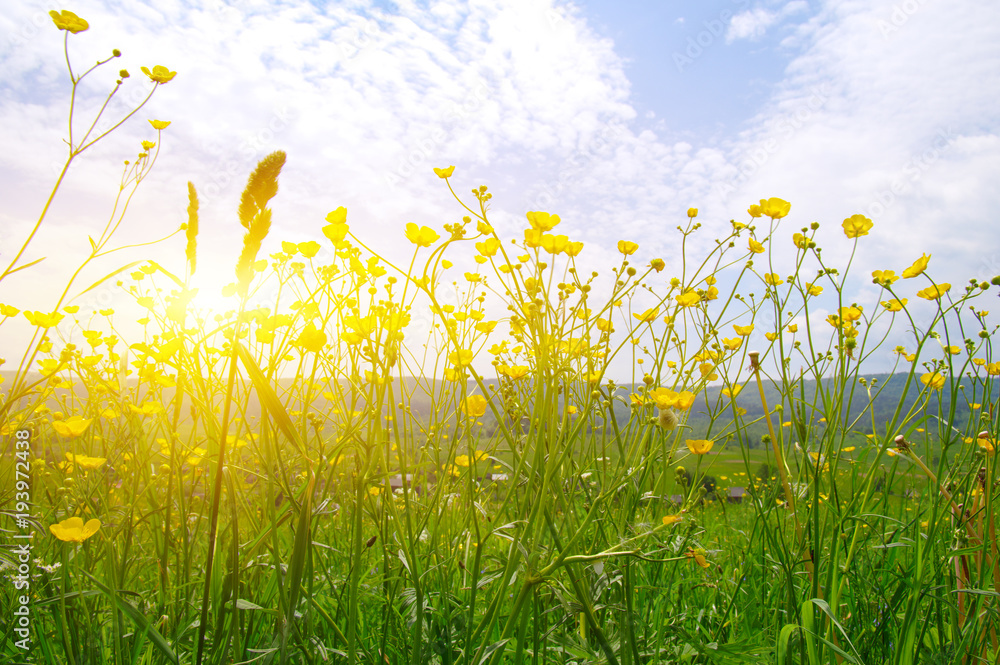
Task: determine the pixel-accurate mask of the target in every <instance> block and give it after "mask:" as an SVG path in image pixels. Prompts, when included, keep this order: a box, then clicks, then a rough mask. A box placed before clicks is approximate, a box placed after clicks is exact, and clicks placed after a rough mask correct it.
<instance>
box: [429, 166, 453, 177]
mask: <svg viewBox="0 0 1000 665" xmlns="http://www.w3.org/2000/svg"><path fill="white" fill-rule="evenodd" d="M454 172H455V167H454V166H449V167H448V168H446V169H439V168H437V167H435V168H434V173H435V175H437V177H439V178H441V179H442V180H443V179H444V178H450V177H451V174H452V173H454Z"/></svg>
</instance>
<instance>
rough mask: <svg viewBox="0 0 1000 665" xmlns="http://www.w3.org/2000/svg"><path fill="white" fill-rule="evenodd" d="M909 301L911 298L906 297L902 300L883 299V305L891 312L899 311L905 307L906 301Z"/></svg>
mask: <svg viewBox="0 0 1000 665" xmlns="http://www.w3.org/2000/svg"><path fill="white" fill-rule="evenodd" d="M908 302H909V300H907V299H906V298H903V299H902V300H897V299H896V298H893V299H892V300H883V301H882V307H885V308H886V309H887V310H889V311H890V312H898V311H900V310H902V309H903V307H905V306H906V303H908Z"/></svg>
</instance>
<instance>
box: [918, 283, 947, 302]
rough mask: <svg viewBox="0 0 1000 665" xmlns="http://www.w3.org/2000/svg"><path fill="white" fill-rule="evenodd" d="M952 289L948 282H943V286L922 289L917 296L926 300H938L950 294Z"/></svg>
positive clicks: (936, 285) (937, 285)
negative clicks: (949, 291)
mask: <svg viewBox="0 0 1000 665" xmlns="http://www.w3.org/2000/svg"><path fill="white" fill-rule="evenodd" d="M950 288H951V284H949V283H948V282H943V283H941V284H935V285H933V286H928V287H927V288H926V289H921V290H919V291H917V295H918V296H920V297H921V298H924V299H926V300H937V299H938V298H940V297H941V296H943V295H944V294H946V293H948V290H949V289H950Z"/></svg>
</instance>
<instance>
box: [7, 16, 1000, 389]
mask: <svg viewBox="0 0 1000 665" xmlns="http://www.w3.org/2000/svg"><path fill="white" fill-rule="evenodd" d="M53 8H57V9H69V10H71V11H73V12H75V13H77V14H78V15H79V16H81V17H83V18H85V19H86V20H87V21H88V22H89V24H90V29H89V30H88V31H86V32H82V33H79V34H77V35H73V36H71V39H70V55H71V60H72V62H73V63H74V66H75V67H76V68H77V71H79V70H80V68H82V67H83V63H90V62H94V61H96V60H97V59H100V58H104V57H106V56H107V55H108V54H109V53H110V51H111V49H113V48H118V49H120V50H121V51H122V53H123V55H122V57H121V58H120V59H119V60H116V61H114V62H112V63H109V64H108V65H106V66H104V67H103V68H100V69H98V70H96V71H95V72H94V73H93V74H91V75H89V76H88V78H87V79H85V81H84V83H83V84H81V90H80V93H79V96H78V100H77V106H76V111H77V122H78V125H77V127H78V129H77V131H79V128H81V127H82V126H83V125H84V124H85V122H89V119H90V118H92V117H93V115H94V112H95V110H96V108H97V107H98V106H99V104H100V103H101V100H102V99H103V95H105V94H106V93H107V91H108V90H109V89H110V88H111V87H112V86H113V84H114V79H115V78H116V77H117V71H118V69H120V68H121V67H124V68H127V69H128V70H129V71H130V72H131V74H132V76H131V78H129V79H128V80H126V82H125V85H123V87H122V92H121V94H119V95H117V96H116V99H115V101H114V102H113V103H112V104H111V105H109V107H108V110H107V111H106V114H107V116H108V117H109V118H118V117H121V115H122V114H123V113H125V112H126V110H127V108H129V106H128V105H129V104H132V105H134V104H135V103H137V102H138V101H139V100H141V99H142V98H143V97H144V95H145V94H146V93H147V92H148V90H149V87H150V84H149V81H148V80H147V79H145V77H144V76H142V74H141V73H140V71H139V68H140V67H141V66H144V65H145V66H148V67H152V66H153V65H164V66H167V67H168V68H169V69H170V70H173V71H176V72H177V76H176V78H175V79H174V80H172V81H171V82H170V83H168V84H166V85H163V86H160V87H159V88H158V89H157V90H156V92H155V94H154V95H153V97H152V99H151V100H150V101H149V102H148V103H147V105H146V106H145V107H144V108H143V109H142V110H141V111H140V112H139V114H137V115H136V116H135V117H134V118H132V119H131V120H130V121H129V122H127V123H126V124H124V125H123V126H122V127H121V128H119V129H118V130H117V131H116V132H115V133H114V134H112V135H111V136H109V138H108V139H106V140H105V141H103V142H101V143H100V144H98V145H96V146H95V147H94V148H93V149H92V150H91V151H88V152H87V153H84V155H82V156H81V157H80V158H79V161H78V162H76V163H74V165H73V167H72V168H71V170H70V172H69V174H68V175H67V177H66V179H65V180H64V182H63V183H62V186H61V189H60V191H59V193H58V195H57V197H56V198H55V200H54V202H53V204H52V207H51V209H50V211H49V214H48V217H47V219H46V222H45V224H44V226H43V227H42V229H41V231H40V232H39V234H38V235H37V236H36V237H35V239H34V240H33V242H32V245H31V246H30V247H29V250H28V252H27V254H26V258H25V260H34V259H36V258H39V257H42V256H45V257H46V259H45V261H43V262H42V263H40V264H39V265H38V266H37V267H35V268H33V269H31V270H26V271H24V272H23V273H20V274H18V275H16V276H15V277H13V278H10V279H8V280H5V281H4V282H3V284H0V302H4V303H8V304H11V305H14V306H17V307H20V308H21V309H33V310H35V309H37V310H44V311H48V310H50V309H51V308H52V306H53V305H54V303H55V302H56V300H57V298H58V295H59V292H60V287H61V286H63V285H64V284H65V283H66V280H67V277H68V276H69V275H71V274H72V272H73V268H74V267H75V265H76V263H75V262H78V261H79V260H80V259H81V258H82V257H83V256H84V255H85V253H86V251H87V250H88V248H89V245H88V240H87V237H88V235H93V234H96V233H99V232H100V229H101V228H103V226H104V224H105V223H106V220H107V219H108V218H109V216H110V215H111V214H112V210H113V206H114V197H115V194H116V193H117V189H118V186H117V183H118V182H119V178H120V174H121V170H122V166H121V165H122V160H123V159H129V158H134V155H135V153H136V152H137V151H138V148H139V142H140V141H141V140H144V139H145V140H154V139H155V132H153V131H152V130H151V128H150V126H149V124H148V123H147V122H146V119H148V118H156V119H162V120H169V121H171V123H172V124H171V125H170V127H168V128H167V129H166V130H165V131H164V132H163V135H162V137H161V139H160V153H159V156H158V160H157V163H156V165H155V168H154V170H153V172H152V173H151V174H150V176H149V177H148V178H147V180H146V181H145V182H143V184H142V185H141V187H140V188H139V190H138V191H137V193H136V194H135V196H134V197H133V198H132V200H131V201H130V202H129V205H128V211H127V214H126V217H125V221H124V222H123V224H122V227H121V231H120V236H119V237H120V239H121V242H122V243H123V244H129V243H142V242H147V241H149V240H152V239H155V238H157V237H160V236H162V235H166V234H168V233H170V232H171V231H172V230H174V229H175V228H177V227H178V225H179V224H180V223H182V222H183V221H185V219H186V213H185V209H186V207H187V185H186V183H187V182H188V181H191V182H193V183H194V184H195V186H196V187H197V188H198V191H199V195H200V199H201V220H202V222H201V235H200V237H199V273H200V279H201V280H202V281H201V284H202V289H203V291H204V292H205V293H217V292H218V290H219V288H220V286H221V285H222V284H225V283H227V282H230V281H232V266H233V265H234V264H235V260H236V257H237V255H238V253H239V249H240V244H241V238H242V228H241V227H240V226H239V224H238V222H237V221H236V216H235V211H236V207H237V205H238V201H239V196H240V193H241V191H242V188H243V186H244V184H245V182H246V178H247V175H248V174H249V173H250V171H251V170H252V169H253V167H254V166H255V165H256V163H257V161H259V160H260V159H261V158H262V157H264V156H265V155H267V154H268V153H270V152H272V151H273V150H276V149H282V150H285V151H286V152H287V154H288V161H287V165H286V167H285V169H284V170H283V171H282V175H281V180H280V193H279V194H278V196H277V197H276V198H275V199H274V201H273V202H272V207H273V209H274V225H273V227H272V231H271V234H270V236H269V238H268V240H267V242H266V243H265V245H264V248H263V250H262V253H261V255H262V256H263V255H265V254H267V253H271V252H275V251H278V249H279V248H280V242H281V241H282V240H289V241H294V242H301V241H305V240H310V239H318V240H322V236H321V233H320V229H321V227H322V226H323V224H324V221H323V219H324V217H325V215H326V214H327V213H328V212H330V211H331V210H333V209H335V208H337V207H339V206H345V207H346V208H347V210H348V222H349V223H350V224H351V225H352V230H353V231H354V232H355V233H357V234H358V235H359V236H360V237H361V238H362V240H365V241H366V242H370V243H371V244H372V245H374V246H375V247H377V248H379V249H380V250H382V251H384V252H385V253H386V254H387V255H388V256H390V257H396V258H400V257H404V256H405V255H406V254H407V253H408V252H409V251H410V249H411V246H410V245H408V243H407V242H406V240H405V239H404V237H403V228H404V226H405V225H406V223H408V222H414V223H417V224H421V225H424V224H426V225H429V226H432V227H435V228H438V229H440V228H441V226H442V225H443V224H444V223H448V222H454V221H458V219H459V218H460V217H461V215H462V210H461V208H460V207H459V206H458V204H457V202H455V201H454V200H453V199H452V198H451V197H450V194H449V193H448V191H447V188H446V186H445V185H444V183H443V181H441V180H440V179H438V178H437V177H436V176H435V175H434V173H433V167H444V166H448V165H455V167H456V169H455V174H454V176H453V178H452V183H453V185H454V187H455V190H456V191H457V192H459V193H460V194H461V193H463V192H468V191H469V189H471V188H472V187H475V186H478V185H481V184H486V185H488V186H489V188H490V191H491V192H493V194H494V196H493V199H492V201H491V204H492V208H491V210H492V220H493V223H494V226H496V228H497V229H498V231H499V232H500V233H501V235H502V236H504V235H505V236H507V237H511V236H520V229H522V228H523V227H524V226H525V224H526V219H525V213H526V212H527V211H531V210H544V211H547V212H551V213H555V214H558V215H560V217H561V218H562V220H563V222H562V225H561V226H560V227H559V229H558V230H559V231H560V232H562V233H565V234H568V235H569V236H570V238H571V239H573V240H582V241H584V242H585V243H586V249H585V250H584V254H583V255H581V258H580V261H581V262H582V263H583V264H585V265H592V266H594V269H597V270H602V271H605V272H606V271H607V269H608V268H610V267H611V266H613V265H616V264H617V263H618V261H619V260H620V256H619V255H618V254H617V253H616V243H617V241H618V240H620V239H626V240H631V241H635V242H637V243H638V244H639V245H640V250H639V252H638V253H637V254H636V255H635V257H634V258H635V261H634V262H633V263H634V264H636V265H643V264H645V263H648V261H649V260H650V259H652V258H654V257H660V256H662V257H663V258H664V259H665V260H666V261H667V266H668V267H667V272H668V273H671V274H675V273H676V272H678V271H679V265H680V263H681V260H682V258H683V257H681V256H679V255H678V251H679V250H678V237H677V234H676V232H675V231H674V229H675V227H676V226H677V225H678V224H681V223H683V222H684V221H685V220H686V215H685V211H686V210H687V209H688V208H689V207H697V208H698V209H699V215H698V219H699V221H701V222H702V223H703V224H704V229H703V230H702V232H701V234H700V235H699V236H698V239H696V240H695V241H694V242H692V243H691V246H690V247H689V250H690V251H689V253H690V254H691V256H690V257H688V259H689V260H691V257H696V256H698V255H699V253H703V252H704V251H707V248H708V247H710V246H711V238H713V237H716V236H717V235H718V234H720V233H724V232H725V231H726V229H727V228H728V227H729V220H731V219H736V220H738V221H747V220H748V215H747V214H746V210H747V207H748V206H749V205H750V204H752V203H755V202H756V201H757V200H758V199H761V198H769V197H781V198H783V199H785V200H787V201H790V202H791V203H792V209H791V213H790V214H789V216H788V217H787V218H786V219H785V220H782V222H781V226H780V227H779V231H778V236H777V241H778V242H779V243H781V242H784V243H785V244H784V245H779V244H776V245H775V250H774V253H773V260H774V261H775V267H776V269H778V270H779V272H781V269H782V268H785V267H788V266H790V265H791V262H792V260H793V259H794V251H793V247H792V245H791V235H792V233H794V232H795V231H798V230H799V229H800V228H801V227H803V226H807V225H809V224H810V223H812V222H818V223H819V224H820V230H819V232H818V235H817V238H818V240H819V244H820V245H821V246H822V247H823V248H824V253H825V258H826V259H827V260H828V261H829V262H830V263H831V264H833V265H837V264H838V263H839V264H843V263H844V262H846V260H847V258H848V256H849V255H850V252H851V251H852V249H853V247H854V244H853V243H852V242H850V241H848V240H847V239H846V238H844V235H843V232H842V230H841V222H842V220H844V219H845V218H847V217H850V216H851V215H854V214H859V213H860V214H863V215H865V216H867V217H869V218H871V219H872V221H873V223H874V226H873V228H872V230H871V232H870V235H869V236H867V237H865V238H862V239H860V241H859V242H858V245H857V249H856V255H855V257H854V264H853V265H854V276H855V277H854V278H853V279H852V280H850V281H849V282H848V283H847V291H846V293H845V296H846V299H847V300H849V301H852V302H858V303H859V304H862V305H863V306H865V307H866V308H869V307H870V308H875V307H878V301H879V299H880V298H879V296H880V294H879V291H878V289H877V288H876V287H874V286H873V285H872V284H871V278H870V272H871V270H874V269H893V270H895V271H896V272H897V274H898V273H899V272H901V271H902V269H903V268H905V267H907V266H909V265H910V264H911V263H912V262H913V261H914V260H915V259H917V258H918V257H920V256H921V255H922V254H923V253H927V254H930V255H931V257H932V258H931V262H930V266H929V272H930V273H931V274H933V276H934V278H935V280H936V281H938V282H950V283H952V284H955V285H957V286H961V285H962V284H964V283H967V282H968V280H969V279H970V278H973V277H975V278H978V279H983V278H985V279H987V280H988V279H989V278H991V277H992V276H993V275H997V274H1000V233H998V231H1000V222H998V220H997V212H996V211H998V210H1000V187H998V185H997V183H998V182H1000V136H998V132H1000V105H998V104H997V103H996V102H997V99H998V93H1000V5H998V4H997V3H995V2H993V1H992V0H954V1H953V2H950V3H943V2H938V1H934V0H896V1H895V2H891V1H883V0H864V1H852V0H830V1H823V0H813V1H806V0H793V1H791V2H778V1H770V0H702V1H698V2H693V1H684V2H682V1H677V0H675V1H670V2H665V1H659V2H653V1H649V2H640V1H631V2H630V1H627V0H614V1H612V0H578V1H577V2H565V1H562V0H469V1H457V0H456V1H451V2H390V1H378V2H373V1H370V0H350V1H346V2H321V1H319V0H314V1H312V2H306V1H302V0H285V1H281V2H264V1H262V0H229V1H228V2H226V1H223V0H204V1H194V2H189V1H182V0H158V1H157V2H155V3H153V2H148V3H147V2H138V1H136V2H128V1H119V2H108V1H105V2H100V1H96V0H81V1H79V2H74V3H72V4H68V5H65V6H59V7H55V6H54V5H50V4H49V3H42V2H33V1H30V0H28V1H25V0H16V1H15V0H0V35H2V36H0V72H2V76H0V141H2V143H3V145H4V147H5V149H4V150H3V151H0V201H2V205H0V259H2V262H3V263H4V266H6V265H7V263H8V262H9V260H10V258H11V256H12V253H13V251H15V250H16V248H17V247H19V246H20V244H21V243H22V242H23V240H24V239H25V237H26V236H27V234H28V233H29V232H30V229H31V227H32V225H33V224H34V221H35V220H36V219H37V217H38V214H39V212H40V210H41V209H42V206H43V205H44V203H45V200H46V197H47V196H48V194H49V192H50V190H51V188H52V184H53V183H54V181H55V179H56V176H57V175H58V173H59V169H60V168H61V165H62V163H63V160H64V158H65V145H64V142H63V141H64V139H65V137H66V118H67V109H68V104H69V89H70V84H69V80H68V74H67V71H66V65H65V62H64V59H63V54H62V39H63V35H64V33H62V32H59V31H57V30H56V29H55V28H54V26H53V25H52V23H51V20H50V19H49V17H48V11H49V10H50V9H53ZM143 258H154V259H155V260H157V261H159V262H161V263H162V264H163V265H165V266H169V267H170V268H171V269H173V270H175V271H176V272H178V273H182V272H183V239H182V238H181V237H175V238H173V239H171V240H169V241H167V242H166V243H163V244H161V245H157V246H153V247H141V248H138V249H134V250H126V251H123V252H120V253H118V254H116V255H113V256H110V257H107V258H106V260H105V261H104V262H103V263H100V264H99V265H96V266H93V267H91V268H88V269H87V270H86V271H84V273H83V274H81V275H80V276H79V277H78V278H77V285H78V287H79V288H77V289H76V291H80V290H83V288H85V287H86V286H87V285H88V284H90V283H92V282H93V281H95V280H97V279H98V278H99V277H101V276H102V275H104V274H106V273H108V272H110V271H111V270H113V269H115V268H116V267H118V266H120V265H122V264H123V263H124V262H126V261H131V260H139V259H143ZM783 274H784V273H783ZM923 286H926V284H923V283H922V284H920V285H919V288H922V287H923ZM917 288H918V285H914V287H913V288H912V289H911V290H913V291H914V292H915V291H916V289H917ZM989 299H990V298H988V300H989ZM127 300H129V296H128V295H127V294H122V293H120V292H118V291H116V290H115V289H114V288H111V286H110V285H108V286H106V287H104V288H100V289H95V290H94V291H90V292H88V293H87V294H85V295H84V296H82V297H81V298H79V299H78V300H77V301H76V303H75V304H79V305H81V307H82V309H83V312H84V313H86V312H87V311H92V310H96V309H99V308H104V307H122V308H124V307H127V303H126V301H127ZM914 300H916V299H914ZM835 306H836V304H835V303H829V302H827V303H825V309H824V308H820V309H819V310H818V311H817V313H816V314H817V316H818V317H819V318H820V320H821V319H822V317H825V315H826V313H828V312H829V311H830V309H831V308H832V307H835ZM998 314H1000V312H998ZM66 330H67V334H68V330H69V329H68V328H67V329H66ZM26 334H27V326H26V325H25V324H23V322H15V323H14V324H13V325H12V324H11V323H10V322H8V324H5V326H4V328H3V331H2V337H3V339H2V340H0V354H2V355H4V356H5V357H7V358H8V359H9V360H10V361H12V362H8V364H7V365H5V366H3V367H2V369H4V370H9V369H13V367H11V365H12V364H14V365H16V359H17V358H19V357H20V349H22V348H23V340H24V339H25V337H24V336H25V335H26ZM900 334H901V335H902V334H903V333H900ZM901 339H902V338H901ZM761 341H762V340H761ZM894 341H895V340H890V342H889V343H888V344H886V345H885V350H884V353H881V354H880V355H877V356H875V357H873V358H872V361H871V363H872V365H871V366H872V370H873V371H881V370H883V369H885V368H886V367H888V366H889V365H890V364H891V363H892V362H893V361H894V356H893V354H892V353H891V350H892V347H893V346H894Z"/></svg>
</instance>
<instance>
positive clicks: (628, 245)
mask: <svg viewBox="0 0 1000 665" xmlns="http://www.w3.org/2000/svg"><path fill="white" fill-rule="evenodd" d="M637 249H639V245H637V244H635V243H634V242H631V241H629V240H619V241H618V251H619V252H621V253H622V254H624V255H625V256H628V255H629V254H635V251H636V250H637Z"/></svg>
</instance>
